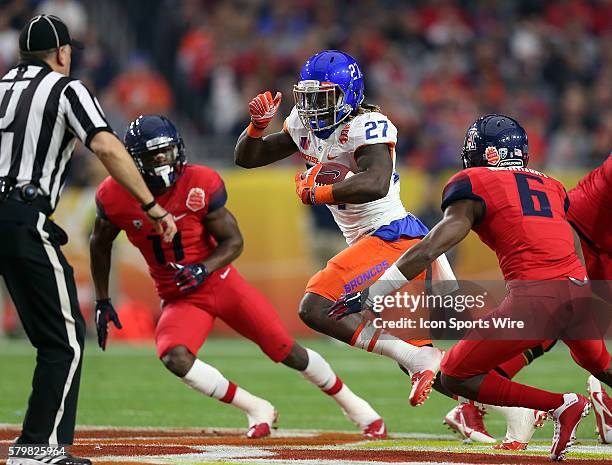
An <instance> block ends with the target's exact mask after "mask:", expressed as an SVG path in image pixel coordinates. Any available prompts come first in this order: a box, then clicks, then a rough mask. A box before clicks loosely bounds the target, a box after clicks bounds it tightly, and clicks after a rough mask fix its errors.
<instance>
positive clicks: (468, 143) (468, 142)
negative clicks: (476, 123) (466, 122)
mask: <svg viewBox="0 0 612 465" xmlns="http://www.w3.org/2000/svg"><path fill="white" fill-rule="evenodd" d="M477 135H478V129H476V128H470V130H469V131H468V133H467V136H466V137H465V149H466V150H476V141H475V139H476V136H477Z"/></svg>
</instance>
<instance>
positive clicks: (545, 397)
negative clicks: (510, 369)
mask: <svg viewBox="0 0 612 465" xmlns="http://www.w3.org/2000/svg"><path fill="white" fill-rule="evenodd" d="M478 402H482V403H483V404H492V405H500V406H505V407H526V408H532V409H535V410H544V411H545V412H547V411H549V410H554V409H556V408H557V407H559V406H560V405H562V404H563V394H556V393H553V392H548V391H544V390H542V389H538V388H534V387H532V386H527V385H524V384H520V383H516V382H514V381H510V380H509V379H507V378H505V377H503V376H501V375H500V374H499V373H496V372H495V371H490V372H489V373H488V374H487V376H486V377H485V379H484V380H483V381H482V384H481V385H480V391H479V392H478Z"/></svg>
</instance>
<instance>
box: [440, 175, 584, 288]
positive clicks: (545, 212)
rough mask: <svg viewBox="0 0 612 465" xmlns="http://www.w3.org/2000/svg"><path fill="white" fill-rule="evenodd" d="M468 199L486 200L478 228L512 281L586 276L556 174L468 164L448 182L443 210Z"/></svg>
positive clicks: (564, 194) (565, 198) (503, 270)
mask: <svg viewBox="0 0 612 465" xmlns="http://www.w3.org/2000/svg"><path fill="white" fill-rule="evenodd" d="M462 199H471V200H477V201H479V202H481V204H482V205H483V207H484V213H483V217H482V218H480V219H479V221H478V222H477V223H476V224H475V225H474V226H473V228H472V229H473V230H474V232H476V233H477V234H478V236H479V237H480V239H481V240H482V241H483V242H484V243H485V244H486V245H488V246H489V247H490V248H491V249H492V250H493V251H494V252H495V253H496V254H497V258H498V260H499V266H500V268H501V270H502V272H503V274H504V277H505V279H506V280H507V281H510V280H548V279H559V278H563V277H568V276H572V277H575V278H578V279H583V278H584V277H585V275H586V271H585V269H584V267H583V266H582V264H581V263H580V261H579V259H578V256H577V255H576V253H575V248H574V236H573V233H572V229H571V226H570V224H569V223H568V222H567V221H566V217H565V213H566V211H567V209H568V207H569V200H568V197H567V194H566V192H565V188H564V187H563V185H562V184H561V183H560V182H559V181H557V180H556V179H553V178H551V177H549V176H547V175H545V174H543V173H540V172H538V171H535V170H532V169H528V168H488V167H479V168H468V169H465V170H463V171H460V172H459V173H457V174H455V175H454V176H453V177H452V178H451V179H450V180H449V181H448V183H447V184H446V186H445V188H444V192H443V194H442V210H445V209H446V208H447V207H448V206H449V205H450V204H451V203H453V202H455V201H458V200H462Z"/></svg>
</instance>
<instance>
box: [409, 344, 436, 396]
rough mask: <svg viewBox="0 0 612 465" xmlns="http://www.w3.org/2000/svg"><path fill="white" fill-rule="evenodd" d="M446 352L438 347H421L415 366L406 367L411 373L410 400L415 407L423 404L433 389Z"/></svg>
mask: <svg viewBox="0 0 612 465" xmlns="http://www.w3.org/2000/svg"><path fill="white" fill-rule="evenodd" d="M442 357H444V352H442V351H441V350H440V349H438V348H436V347H428V346H423V347H419V354H418V356H417V360H416V362H415V363H414V365H415V366H413V367H405V368H407V369H408V370H409V372H410V374H411V377H410V378H411V381H412V388H411V390H410V396H409V397H408V401H409V402H410V405H412V406H413V407H418V406H419V405H423V403H424V402H425V401H426V400H427V399H428V398H429V394H430V393H431V390H432V389H433V385H434V382H435V380H436V375H437V374H438V371H440V363H441V362H442Z"/></svg>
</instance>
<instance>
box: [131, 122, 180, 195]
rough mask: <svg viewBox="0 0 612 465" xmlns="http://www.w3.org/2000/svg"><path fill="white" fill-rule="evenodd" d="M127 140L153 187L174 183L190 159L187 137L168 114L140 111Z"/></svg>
mask: <svg viewBox="0 0 612 465" xmlns="http://www.w3.org/2000/svg"><path fill="white" fill-rule="evenodd" d="M123 143H124V145H125V147H126V149H127V151H128V152H129V154H130V155H131V156H132V158H133V159H134V161H135V162H136V166H137V167H138V170H139V171H140V173H141V174H142V177H143V179H144V181H145V183H146V184H147V186H148V187H149V189H151V191H155V192H160V191H163V190H165V189H166V188H168V187H170V186H172V185H173V184H174V183H175V182H176V180H177V179H178V177H179V176H180V174H181V172H182V170H183V166H184V165H185V163H186V162H187V157H186V155H185V144H184V143H183V138H182V137H181V135H180V133H179V132H178V130H177V129H176V126H175V125H174V123H172V121H170V120H169V119H168V118H166V117H165V116H161V115H144V116H143V115H140V116H139V117H138V118H136V119H135V120H134V121H132V122H131V123H130V125H129V126H128V128H127V130H126V131H125V136H124V137H123ZM155 192H153V193H155Z"/></svg>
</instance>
